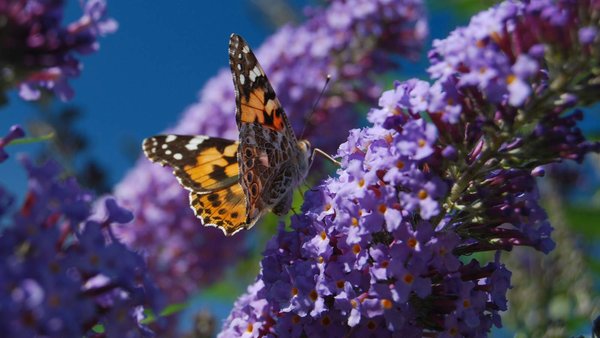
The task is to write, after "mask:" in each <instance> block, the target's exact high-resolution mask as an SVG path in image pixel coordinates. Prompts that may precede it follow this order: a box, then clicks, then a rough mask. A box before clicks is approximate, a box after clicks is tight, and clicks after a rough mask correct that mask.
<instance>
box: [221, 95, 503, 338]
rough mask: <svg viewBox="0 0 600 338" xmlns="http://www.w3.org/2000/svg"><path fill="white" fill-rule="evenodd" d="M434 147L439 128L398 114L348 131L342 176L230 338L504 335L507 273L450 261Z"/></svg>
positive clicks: (309, 202)
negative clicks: (499, 331)
mask: <svg viewBox="0 0 600 338" xmlns="http://www.w3.org/2000/svg"><path fill="white" fill-rule="evenodd" d="M387 94H389V93H387ZM384 109H385V108H382V109H379V110H374V111H372V114H371V116H373V115H381V114H382V113H381V110H384ZM437 141H438V135H437V132H436V130H435V127H434V126H433V124H430V123H426V122H425V120H423V119H421V118H418V117H416V118H411V117H407V116H406V115H402V114H400V115H395V114H393V111H388V118H387V119H386V122H385V123H384V124H376V125H375V126H373V127H371V128H366V129H363V130H353V131H351V133H350V136H349V138H348V141H347V142H346V143H344V144H343V145H342V146H341V147H340V150H339V155H340V156H342V158H343V162H342V164H343V168H344V169H342V170H339V171H338V177H337V178H335V179H329V180H328V181H327V182H325V183H324V184H323V185H322V186H321V187H319V188H318V190H316V191H311V192H310V193H307V194H306V195H305V204H304V210H303V212H304V214H303V215H302V216H300V217H296V218H294V219H293V221H292V230H293V231H292V232H287V231H285V229H283V228H281V229H280V231H279V234H278V235H277V236H276V237H275V238H274V239H273V240H272V241H271V242H270V243H269V245H268V247H267V249H266V250H265V252H264V258H263V260H262V264H261V267H262V271H261V276H260V279H259V281H258V283H257V284H255V285H254V286H253V288H252V289H250V290H249V291H250V292H254V293H255V294H248V295H246V296H243V298H241V299H240V300H239V301H238V303H237V304H236V306H235V308H234V311H233V312H232V314H231V315H230V317H229V319H228V321H227V322H226V323H225V327H224V331H223V332H222V333H221V334H222V336H223V337H227V336H234V335H241V334H243V333H244V332H248V333H250V329H252V330H256V329H257V328H258V331H256V333H257V334H256V335H254V336H261V335H266V334H267V333H274V334H275V335H278V336H301V335H302V334H306V335H308V336H311V337H312V336H316V337H321V336H322V337H325V336H335V337H338V336H345V335H349V334H352V335H357V336H377V337H379V336H383V337H385V336H391V335H392V334H393V333H398V332H401V333H402V334H403V335H404V336H408V337H412V336H415V337H416V336H422V335H424V334H425V333H426V332H430V331H432V332H433V331H441V332H444V333H445V334H446V335H447V336H456V335H462V336H469V335H477V334H480V333H483V332H487V331H488V330H489V329H490V328H491V326H492V325H493V324H494V323H496V324H497V323H499V316H498V311H499V310H504V309H506V299H505V293H506V289H507V288H508V286H509V283H508V282H507V281H508V280H509V279H510V273H509V272H508V271H507V270H506V269H505V268H504V267H503V265H502V264H500V263H499V261H497V260H496V261H494V262H490V263H488V264H487V265H483V266H482V265H480V264H479V263H478V262H477V261H475V260H473V261H471V263H470V264H467V265H465V264H463V263H462V262H461V261H460V260H459V258H458V256H457V255H455V254H454V252H453V250H455V249H456V248H457V247H458V246H459V245H460V244H462V243H463V242H464V240H463V239H461V237H460V236H459V235H458V234H457V233H456V232H454V231H450V230H451V229H452V224H445V225H440V224H439V217H440V216H442V215H441V214H442V202H443V201H444V197H445V196H446V195H447V193H448V189H449V184H448V182H447V181H445V180H443V179H442V178H441V177H439V176H438V175H436V174H435V170H433V169H434V168H435V166H436V162H440V161H442V160H443V155H442V152H441V151H440V150H439V149H437V147H438V146H437V145H436V143H437ZM451 221H452V218H450V217H446V218H444V222H446V223H450V222H451ZM434 222H435V223H434ZM492 290H493V294H492Z"/></svg>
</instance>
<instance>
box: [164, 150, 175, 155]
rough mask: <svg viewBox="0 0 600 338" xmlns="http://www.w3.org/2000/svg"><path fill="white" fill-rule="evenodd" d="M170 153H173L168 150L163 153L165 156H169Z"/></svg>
mask: <svg viewBox="0 0 600 338" xmlns="http://www.w3.org/2000/svg"><path fill="white" fill-rule="evenodd" d="M171 153H173V152H172V151H170V150H168V149H167V150H166V151H165V154H167V155H171Z"/></svg>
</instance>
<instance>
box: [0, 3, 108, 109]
mask: <svg viewBox="0 0 600 338" xmlns="http://www.w3.org/2000/svg"><path fill="white" fill-rule="evenodd" d="M82 6H83V15H82V16H81V18H79V20H77V21H75V22H72V23H71V24H69V25H67V26H66V27H63V26H61V21H62V19H63V7H64V1H63V0H0V21H1V22H2V24H1V25H0V49H1V50H2V53H0V87H2V88H9V87H12V86H15V85H18V86H19V87H20V95H21V97H22V98H23V99H25V100H37V99H38V98H39V97H40V95H41V91H40V90H41V89H46V90H50V91H52V92H53V93H54V94H56V95H57V96H58V97H60V98H61V99H62V100H68V99H70V98H71V97H72V96H73V90H72V89H71V87H70V86H69V84H68V79H69V78H72V77H76V76H78V75H79V72H80V70H81V64H80V62H79V60H77V58H76V56H75V53H79V54H89V53H92V52H95V51H96V50H98V47H99V44H98V42H97V38H98V37H99V36H103V35H105V34H109V33H112V32H114V31H115V30H116V29H117V24H116V22H115V21H114V20H112V19H110V18H108V17H107V16H106V2H105V0H86V1H85V2H82Z"/></svg>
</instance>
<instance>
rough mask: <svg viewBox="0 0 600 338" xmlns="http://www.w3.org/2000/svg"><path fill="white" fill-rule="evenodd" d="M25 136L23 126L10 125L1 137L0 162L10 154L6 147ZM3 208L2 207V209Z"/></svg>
mask: <svg viewBox="0 0 600 338" xmlns="http://www.w3.org/2000/svg"><path fill="white" fill-rule="evenodd" d="M24 136H25V131H24V130H23V128H21V126H17V125H14V126H12V127H10V130H9V131H8V134H7V135H6V136H4V137H2V138H0V163H2V162H4V161H6V159H7V158H8V154H7V153H6V151H4V147H6V146H7V145H8V144H9V143H10V142H12V141H13V140H16V139H19V138H22V137H24ZM0 210H2V209H0Z"/></svg>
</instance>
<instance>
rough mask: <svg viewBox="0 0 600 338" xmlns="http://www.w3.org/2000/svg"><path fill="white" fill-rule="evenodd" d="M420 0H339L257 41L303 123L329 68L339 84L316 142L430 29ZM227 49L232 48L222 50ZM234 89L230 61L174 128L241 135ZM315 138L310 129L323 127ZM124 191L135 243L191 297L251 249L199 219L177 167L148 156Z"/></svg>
mask: <svg viewBox="0 0 600 338" xmlns="http://www.w3.org/2000/svg"><path fill="white" fill-rule="evenodd" d="M423 15H424V10H423V7H422V3H421V1H418V0H402V1H392V2H390V1H366V0H360V1H338V0H336V1H331V2H330V3H329V5H328V7H327V8H325V9H323V10H314V11H313V13H312V14H311V17H310V18H309V20H308V21H307V22H306V23H305V24H303V25H301V26H299V27H285V28H283V29H282V30H280V31H279V32H278V33H276V34H275V35H274V36H273V37H271V38H270V39H269V40H267V41H266V42H265V44H264V45H263V47H261V48H259V49H258V50H257V51H256V54H257V56H258V60H259V61H260V63H261V65H262V66H263V68H264V69H265V72H266V73H267V75H268V77H269V80H270V81H271V82H272V84H273V87H274V88H275V91H276V92H277V94H278V97H279V98H280V100H281V101H282V104H283V106H284V107H285V109H286V112H287V115H288V117H289V118H290V119H291V122H292V125H293V126H294V128H296V131H297V132H300V130H301V129H302V128H303V126H304V125H305V124H306V123H305V122H304V121H303V119H304V117H305V115H306V114H307V113H309V111H310V109H311V106H312V104H313V103H314V101H315V100H316V98H317V96H318V93H319V91H320V90H321V88H322V86H323V84H324V82H325V80H324V79H325V77H326V75H327V74H332V75H333V84H332V87H331V89H329V90H328V91H327V94H326V97H325V98H324V99H323V100H322V101H321V104H320V105H319V107H318V108H317V110H316V112H315V114H313V116H312V118H311V121H310V122H309V123H308V124H307V126H306V133H305V135H304V136H307V137H308V138H309V139H310V140H311V143H313V144H315V145H316V146H319V147H321V148H324V149H329V150H333V149H335V147H337V145H338V144H339V142H341V141H342V140H343V138H344V135H345V133H346V131H347V130H348V129H349V128H351V126H352V125H353V124H354V123H355V122H356V121H357V119H358V116H359V112H358V111H357V110H356V108H355V107H354V105H355V103H356V102H358V101H361V100H362V101H364V100H371V101H372V100H374V99H375V98H376V95H377V94H376V93H378V92H379V90H378V87H377V85H376V84H375V83H374V82H373V81H372V76H373V75H375V74H378V73H381V72H383V71H385V70H389V69H391V68H392V67H394V66H395V64H394V57H395V56H394V55H397V54H401V55H405V56H412V55H414V54H415V52H416V51H417V50H418V48H419V47H420V46H421V44H422V42H423V39H424V37H425V33H426V28H425V24H424V16H423ZM223 55H225V53H224V54H223ZM234 111H235V97H234V90H233V86H232V81H231V75H230V73H229V71H228V70H227V71H225V70H224V71H221V72H220V73H219V75H218V76H217V77H215V78H214V79H213V80H211V81H209V82H208V83H207V85H206V86H205V88H204V89H203V90H202V92H201V97H200V102H199V103H198V104H195V105H193V106H191V107H190V108H189V109H188V110H187V111H186V112H185V113H184V116H183V118H182V119H181V121H180V122H179V124H178V125H177V126H176V127H175V128H174V129H173V130H170V132H176V133H183V134H207V135H211V136H219V137H226V138H230V139H237V137H238V133H237V128H236V124H235V116H234ZM317 135H318V137H315V138H311V136H317ZM115 193H116V195H117V197H118V198H119V200H120V201H122V202H123V203H124V205H126V206H127V207H128V208H131V209H132V210H134V213H135V215H136V220H135V221H134V223H133V225H131V226H129V225H128V227H123V228H122V229H121V230H119V234H120V236H122V238H126V240H127V242H129V243H131V245H132V246H133V247H135V248H138V249H142V250H145V251H146V252H148V254H149V256H148V259H149V265H150V268H151V269H152V271H154V272H155V275H156V276H157V278H158V279H159V285H160V286H161V288H163V289H165V290H169V292H172V294H171V299H173V300H182V299H184V298H185V296H186V295H188V294H189V293H190V292H191V291H193V290H197V288H198V287H199V286H201V285H206V284H207V283H210V282H213V281H214V280H216V279H217V278H218V277H219V276H220V273H221V272H222V271H223V269H224V268H225V267H227V266H230V265H231V262H232V261H235V260H237V259H238V258H239V257H240V255H241V254H242V253H243V252H244V247H243V246H242V245H240V244H239V243H240V241H243V239H240V238H239V236H243V234H238V235H236V237H237V238H236V239H233V240H231V239H227V238H223V236H222V234H221V233H220V232H219V231H214V229H200V228H199V226H200V221H199V220H198V219H196V218H195V217H194V215H193V213H192V212H191V211H190V210H189V207H188V202H187V199H188V193H187V192H186V191H185V190H183V189H181V187H180V186H179V184H178V183H177V181H176V180H175V178H173V176H172V174H171V173H170V170H169V169H166V168H161V167H159V166H156V165H153V164H151V163H149V162H148V161H147V160H146V159H142V160H141V161H140V162H139V163H138V165H137V166H136V168H134V169H133V170H132V171H131V172H130V173H129V174H128V175H127V177H126V178H125V179H124V180H123V181H122V182H121V183H120V184H119V185H118V186H117V187H116V189H115Z"/></svg>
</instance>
